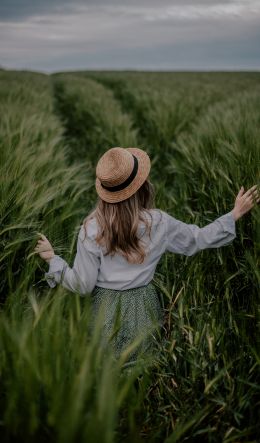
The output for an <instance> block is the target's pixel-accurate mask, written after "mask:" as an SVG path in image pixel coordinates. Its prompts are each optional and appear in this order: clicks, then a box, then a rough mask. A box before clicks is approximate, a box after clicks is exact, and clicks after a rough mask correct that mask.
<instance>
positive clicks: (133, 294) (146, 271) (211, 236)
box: [35, 147, 260, 364]
mask: <svg viewBox="0 0 260 443" xmlns="http://www.w3.org/2000/svg"><path fill="white" fill-rule="evenodd" d="M150 168H151V163H150V158H149V156H148V155H147V153H146V152H145V151H143V150H141V149H138V148H121V147H116V148H111V149H109V150H108V151H107V152H105V154H103V155H102V157H101V158H100V159H99V161H98V163H97V167H96V182H95V186H96V191H97V194H98V196H99V198H98V201H97V204H96V207H95V209H94V210H93V211H92V212H91V213H90V214H89V215H88V216H87V217H86V219H85V220H84V221H83V223H82V225H81V226H80V230H79V234H78V241H77V253H76V257H75V260H74V264H73V267H72V268H70V267H69V265H68V264H67V263H66V261H65V260H64V259H63V258H62V257H60V256H58V255H56V254H55V253H54V250H53V247H52V245H51V244H50V242H49V241H48V239H47V238H46V237H45V236H44V235H42V234H40V235H41V239H39V240H38V244H37V246H36V248H35V252H37V253H39V255H40V257H41V258H43V259H44V260H45V261H46V262H48V263H49V271H48V272H46V273H45V277H46V279H47V282H48V284H49V285H50V286H51V287H54V286H56V284H57V283H60V284H61V285H62V286H64V287H65V288H67V289H68V290H70V291H72V292H76V293H79V294H81V295H88V294H91V300H92V306H93V312H94V314H97V313H98V311H99V308H100V307H101V305H102V306H103V307H104V311H103V312H104V314H105V321H104V325H103V334H104V337H107V338H110V339H111V342H112V343H113V345H114V349H115V351H116V354H117V355H120V353H121V351H122V350H123V349H125V347H126V346H127V345H128V344H130V343H132V341H133V340H134V339H135V338H136V337H138V334H139V333H141V332H144V335H145V334H146V336H145V337H144V339H143V340H142V341H141V344H139V347H137V348H136V349H135V351H133V352H132V353H131V354H130V358H129V364H131V361H132V362H134V361H135V359H136V357H137V352H138V351H139V352H141V351H144V352H146V351H148V350H149V349H150V350H152V349H154V348H153V345H155V343H156V340H157V338H158V334H157V332H159V333H160V329H161V326H162V324H163V309H162V306H161V303H160V300H159V297H158V295H159V294H158V293H157V291H156V288H155V286H154V284H153V282H152V279H153V276H154V273H155V269H156V265H157V263H158V262H159V260H160V258H161V256H162V254H163V253H164V252H166V251H169V252H174V253H176V254H184V255H188V256H191V255H194V254H196V253H197V252H198V251H201V250H203V249H207V248H218V247H221V246H224V245H228V244H230V243H231V242H232V241H233V240H234V238H235V237H236V230H235V222H236V220H238V219H239V218H240V217H242V215H244V214H245V213H246V212H248V211H250V209H251V208H252V207H253V205H254V200H255V201H256V202H259V200H260V198H259V197H258V192H257V189H256V185H255V186H252V188H250V189H249V190H248V191H247V192H244V188H243V187H242V188H241V189H240V191H239V193H238V195H237V197H236V200H235V205H234V208H233V209H232V211H230V212H228V213H227V214H225V215H222V216H221V217H219V218H217V219H216V220H215V221H213V222H212V223H210V224H208V225H207V226H204V227H203V228H199V227H198V226H196V225H194V224H186V223H184V222H182V221H179V220H177V219H176V218H174V217H172V216H171V215H169V214H167V213H166V212H164V211H162V210H160V209H155V208H154V190H153V186H152V184H151V183H150V182H149V180H148V175H149V172H150ZM93 318H95V316H93ZM116 324H117V328H116V327H115V325H116ZM112 334H113V338H112ZM147 355H148V354H147Z"/></svg>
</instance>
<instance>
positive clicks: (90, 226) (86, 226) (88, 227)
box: [79, 216, 98, 240]
mask: <svg viewBox="0 0 260 443" xmlns="http://www.w3.org/2000/svg"><path fill="white" fill-rule="evenodd" d="M97 233H98V226H97V220H96V217H95V216H93V217H91V218H87V217H86V218H85V219H84V220H83V222H82V223H81V225H80V230H79V237H80V239H81V240H84V239H85V238H86V237H87V238H88V239H90V240H95V238H96V236H97Z"/></svg>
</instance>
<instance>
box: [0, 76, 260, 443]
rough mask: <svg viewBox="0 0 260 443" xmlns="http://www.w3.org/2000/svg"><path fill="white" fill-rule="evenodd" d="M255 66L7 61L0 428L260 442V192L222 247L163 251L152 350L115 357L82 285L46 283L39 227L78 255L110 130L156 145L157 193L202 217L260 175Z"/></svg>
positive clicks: (56, 438)
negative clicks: (199, 68)
mask: <svg viewBox="0 0 260 443" xmlns="http://www.w3.org/2000/svg"><path fill="white" fill-rule="evenodd" d="M259 78H260V77H259V74H258V73H236V74H235V73H229V74H228V73H207V74H206V73H201V74H198V73H176V74H174V73H130V72H129V73H127V72H126V73H113V72H107V73H106V72H103V73H100V72H74V73H57V74H55V75H51V76H47V75H43V74H42V75H41V74H33V73H30V72H14V71H0V112H1V120H0V146H1V149H0V173H1V177H2V181H1V188H0V208H1V211H0V219H1V228H0V243H1V246H2V247H1V252H0V269H1V276H2V278H1V287H0V296H1V311H0V330H1V332H0V342H1V346H0V349H1V352H0V377H1V384H0V436H1V439H2V441H11V440H12V441H15V442H16V441H17V442H18V441H19V442H23V441H24V442H26V443H27V442H34V441H36V440H37V441H40V442H45V441H48V442H52V441H53V442H62V443H63V442H68V443H69V442H74V441H75V440H79V441H85V440H86V441H90V442H95V441H97V440H98V441H100V442H108V443H110V442H111V443H112V442H119V441H120V442H121V441H125V442H138V443H139V442H145V441H149V442H152V443H157V442H158V443H159V442H160V443H161V442H162V441H165V442H167V443H170V442H184V441H185V442H200V443H201V442H204V441H205V442H210V443H211V442H212V443H218V442H219V441H223V442H224V443H237V442H241V443H242V442H247V443H249V442H251V443H252V442H255V443H256V442H257V441H258V440H259V438H260V435H259V426H258V423H259V415H258V410H259V386H260V384H259V362H260V359H259V339H258V337H259V325H260V321H259V312H260V310H259V281H260V278H259V222H258V220H259V207H256V208H254V209H253V210H252V211H251V212H250V213H248V214H246V215H245V216H244V217H243V218H242V219H240V220H239V221H238V222H237V223H236V231H237V237H236V239H235V240H234V241H233V243H232V244H231V245H229V246H227V247H223V248H218V249H215V250H213V249H211V250H204V251H201V252H199V253H198V254H196V255H195V256H192V257H186V256H180V255H173V254H170V253H166V254H164V256H162V258H161V260H160V262H159V264H158V267H157V269H156V273H155V277H154V283H155V285H156V286H157V287H158V290H160V291H161V293H162V295H163V299H164V304H165V324H164V334H163V340H162V344H161V349H160V350H161V353H160V359H159V360H158V361H156V363H155V364H153V365H152V366H151V367H149V366H148V367H145V368H143V367H141V366H140V367H137V368H136V370H135V371H133V372H128V371H125V370H124V367H125V366H124V364H125V362H126V360H127V355H128V353H129V352H130V349H128V350H127V351H126V353H125V354H124V355H123V356H122V358H121V359H119V360H114V359H113V356H112V353H111V352H110V351H111V350H110V348H109V347H107V348H103V347H101V346H100V333H101V330H102V317H100V319H99V320H98V321H97V323H96V324H95V327H94V333H93V334H92V333H91V330H90V325H91V303H90V297H88V296H86V297H81V296H80V295H79V294H72V293H70V292H69V291H66V290H65V289H64V288H62V287H61V286H60V287H56V288H54V289H52V290H51V289H49V287H48V285H47V283H46V282H45V281H44V276H43V274H44V272H45V271H47V266H46V264H44V263H43V261H42V260H41V259H40V258H39V257H35V256H34V255H31V252H32V250H33V247H34V245H35V243H36V239H37V236H36V233H37V232H43V233H44V234H45V235H46V236H47V237H48V238H49V239H50V241H51V242H52V244H53V245H54V249H55V252H56V253H57V254H59V255H61V256H62V257H63V258H65V259H66V260H67V261H68V263H70V264H71V265H72V263H73V257H74V256H75V247H76V239H77V233H78V228H79V226H80V223H81V222H82V220H83V218H84V217H85V216H86V215H87V213H88V212H89V211H90V210H91V209H92V207H93V206H94V204H95V200H96V192H95V188H94V182H93V179H94V176H95V164H96V161H97V159H98V157H99V156H100V155H102V153H104V152H105V151H106V150H107V149H108V148H110V147H112V146H125V147H127V146H139V147H143V148H144V149H146V150H147V152H148V153H149V155H150V156H151V159H152V171H151V180H152V181H153V183H154V185H155V188H156V207H160V208H161V209H163V210H165V211H167V212H168V213H170V214H171V215H173V216H175V217H176V218H179V219H181V220H183V221H185V222H187V223H194V224H197V225H199V226H204V225H205V224H207V223H210V222H211V221H213V220H214V219H215V218H217V217H218V216H220V215H222V214H224V213H226V212H229V211H230V210H231V209H232V207H233V204H234V199H235V196H236V194H237V192H238V190H239V188H240V187H241V186H242V185H244V187H245V188H248V187H250V186H252V185H253V184H255V183H256V184H258V183H259V164H260V161H259V160H260V158H259V156H260V149H259V139H260V137H259V135H260V134H259V122H260V113H259V109H260V107H259V101H260V87H259Z"/></svg>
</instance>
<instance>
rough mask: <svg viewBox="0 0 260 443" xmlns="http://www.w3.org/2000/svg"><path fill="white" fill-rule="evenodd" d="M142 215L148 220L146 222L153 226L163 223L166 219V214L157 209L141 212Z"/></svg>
mask: <svg viewBox="0 0 260 443" xmlns="http://www.w3.org/2000/svg"><path fill="white" fill-rule="evenodd" d="M143 214H144V215H145V217H146V218H147V219H148V221H151V222H152V224H153V225H158V224H161V223H165V221H166V217H167V213H166V212H164V211H163V210H162V209H159V208H152V209H148V210H145V211H143Z"/></svg>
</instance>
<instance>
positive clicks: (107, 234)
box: [83, 179, 155, 263]
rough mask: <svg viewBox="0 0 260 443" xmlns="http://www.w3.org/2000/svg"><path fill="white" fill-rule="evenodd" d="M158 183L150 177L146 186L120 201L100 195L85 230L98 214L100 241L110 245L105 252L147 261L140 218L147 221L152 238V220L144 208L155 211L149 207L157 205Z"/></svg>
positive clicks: (133, 260)
mask: <svg viewBox="0 0 260 443" xmlns="http://www.w3.org/2000/svg"><path fill="white" fill-rule="evenodd" d="M154 196H155V193H154V186H153V184H152V183H151V182H150V181H149V180H148V179H146V181H145V182H144V183H143V184H142V186H141V187H140V188H139V189H138V191H136V193H135V194H133V195H132V196H131V197H129V198H128V199H126V200H123V201H121V202H118V203H107V202H106V201H104V200H102V199H101V198H99V197H98V201H97V204H96V207H95V208H94V210H93V211H92V212H91V213H90V214H89V215H88V216H87V217H86V218H85V219H84V221H83V225H84V228H85V234H86V235H87V231H86V227H87V223H88V221H89V220H91V219H93V218H94V217H96V221H97V225H98V227H99V232H98V235H97V237H96V239H95V240H96V242H97V243H98V244H99V245H101V246H104V245H105V247H106V250H107V252H106V253H105V254H104V255H108V254H111V255H114V254H115V253H116V252H117V253H119V254H122V255H123V256H124V257H125V258H126V259H127V261H128V262H129V263H143V261H144V258H145V256H146V253H145V249H144V247H143V245H142V241H141V240H140V239H139V238H138V236H137V230H138V224H139V221H140V220H141V221H143V222H144V224H145V231H146V230H148V232H149V237H150V238H151V223H149V222H148V220H147V218H145V216H144V214H143V213H144V212H146V213H147V214H149V215H150V217H151V221H152V215H151V213H150V212H149V209H152V208H154Z"/></svg>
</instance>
